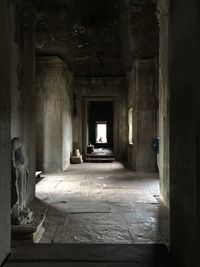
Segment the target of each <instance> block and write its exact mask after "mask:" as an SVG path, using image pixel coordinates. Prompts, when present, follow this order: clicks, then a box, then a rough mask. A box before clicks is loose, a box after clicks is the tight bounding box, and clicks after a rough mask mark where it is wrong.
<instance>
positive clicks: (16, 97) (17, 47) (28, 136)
mask: <svg viewBox="0 0 200 267" xmlns="http://www.w3.org/2000/svg"><path fill="white" fill-rule="evenodd" d="M12 3H13V4H12V6H11V7H12V8H11V14H12V17H11V25H12V29H11V30H12V32H11V54H12V64H11V138H15V137H18V138H20V139H21V140H22V142H23V144H24V154H25V160H26V166H27V168H28V169H29V178H30V179H29V181H28V185H27V189H28V194H27V201H29V200H31V199H33V198H34V195H35V104H36V103H35V29H34V19H35V17H34V12H33V9H32V6H31V4H30V3H28V2H26V3H25V2H24V1H13V2H12Z"/></svg>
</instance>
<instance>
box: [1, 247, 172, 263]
mask: <svg viewBox="0 0 200 267" xmlns="http://www.w3.org/2000/svg"><path fill="white" fill-rule="evenodd" d="M49 266H50V267H175V266H176V265H175V264H174V263H173V261H172V259H171V258H170V255H169V252H168V250H167V248H166V246H164V245H161V244H155V245H154V244H145V245H144V244H137V245H136V244H131V245H130V244H129V245H128V244H28V245H25V246H23V245H22V246H19V247H18V248H15V249H14V250H12V252H11V255H10V257H9V258H8V260H7V262H6V263H5V265H4V267H49Z"/></svg>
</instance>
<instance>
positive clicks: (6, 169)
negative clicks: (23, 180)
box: [0, 0, 11, 265]
mask: <svg viewBox="0 0 200 267" xmlns="http://www.w3.org/2000/svg"><path fill="white" fill-rule="evenodd" d="M0 25H3V26H2V27H1V42H0V81H1V82H0V99H1V104H0V210H1V212H0V236H1V237H0V265H1V263H2V262H3V261H4V260H5V258H6V257H7V256H8V254H9V252H10V233H11V227H10V225H11V223H10V194H11V192H10V183H11V179H10V178H11V171H10V169H11V160H10V159H11V145H10V69H11V68H10V60H11V57H10V32H11V28H10V26H11V25H10V5H9V4H8V1H7V0H2V1H0Z"/></svg>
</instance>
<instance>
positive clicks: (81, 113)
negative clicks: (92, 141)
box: [73, 78, 128, 161]
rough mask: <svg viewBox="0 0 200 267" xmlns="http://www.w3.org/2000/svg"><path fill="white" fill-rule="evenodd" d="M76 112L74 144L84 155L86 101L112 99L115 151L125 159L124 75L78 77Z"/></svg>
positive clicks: (119, 157)
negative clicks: (117, 76)
mask: <svg viewBox="0 0 200 267" xmlns="http://www.w3.org/2000/svg"><path fill="white" fill-rule="evenodd" d="M74 94H75V97H76V106H77V114H76V115H75V116H74V117H73V147H74V149H76V148H79V149H80V151H81V152H82V153H83V154H84V153H85V147H86V146H87V144H88V142H89V140H86V139H87V137H86V135H85V132H86V123H87V120H86V112H87V111H86V101H88V100H92V99H93V100H94V99H95V100H102V101H103V100H105V99H110V100H113V102H114V152H115V156H116V158H117V159H120V160H123V161H126V160H127V138H128V130H127V128H128V121H127V110H126V105H127V82H126V79H124V78H88V79H87V78H77V79H75V82H74Z"/></svg>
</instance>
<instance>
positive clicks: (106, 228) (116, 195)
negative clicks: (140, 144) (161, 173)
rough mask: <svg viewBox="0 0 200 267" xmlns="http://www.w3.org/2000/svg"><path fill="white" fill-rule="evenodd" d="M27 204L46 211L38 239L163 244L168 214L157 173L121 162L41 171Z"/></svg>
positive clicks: (42, 240) (38, 210)
mask: <svg viewBox="0 0 200 267" xmlns="http://www.w3.org/2000/svg"><path fill="white" fill-rule="evenodd" d="M36 197H37V198H36V199H35V200H34V201H33V202H32V203H31V205H30V207H31V208H32V209H33V210H34V212H35V213H43V212H44V213H46V220H45V222H44V228H45V233H44V235H43V237H42V239H41V240H40V243H88V244H94V243H96V244H109V243H110V244H133V243H134V244H137V243H138V244H144V243H145V244H147V243H165V244H168V216H167V214H165V209H164V208H163V207H161V205H160V204H159V180H158V175H157V174H156V173H139V172H133V171H131V170H129V169H126V168H125V167H124V166H123V165H122V164H121V163H119V162H114V163H97V164H95V163H84V164H80V165H71V166H70V167H69V169H68V170H67V171H66V172H62V173H57V174H42V177H41V179H40V180H39V181H38V183H37V186H36Z"/></svg>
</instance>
